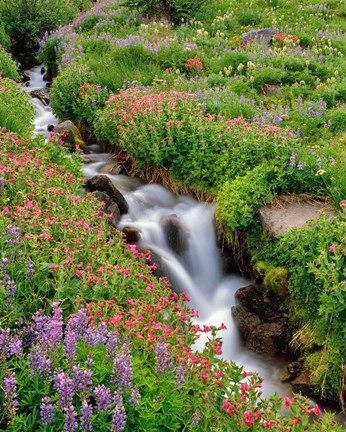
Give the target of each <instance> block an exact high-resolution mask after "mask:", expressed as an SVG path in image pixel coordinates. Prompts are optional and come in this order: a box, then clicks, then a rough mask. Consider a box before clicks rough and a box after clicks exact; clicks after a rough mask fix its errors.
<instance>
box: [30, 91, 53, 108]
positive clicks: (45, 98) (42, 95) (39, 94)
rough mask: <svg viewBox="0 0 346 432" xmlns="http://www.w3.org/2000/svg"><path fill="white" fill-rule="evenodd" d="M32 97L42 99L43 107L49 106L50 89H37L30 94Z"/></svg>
mask: <svg viewBox="0 0 346 432" xmlns="http://www.w3.org/2000/svg"><path fill="white" fill-rule="evenodd" d="M30 95H31V97H33V98H37V99H40V101H41V102H42V103H43V105H48V104H49V101H50V94H49V89H48V88H46V87H45V88H40V89H35V90H32V91H31V92H30Z"/></svg>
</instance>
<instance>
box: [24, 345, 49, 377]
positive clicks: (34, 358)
mask: <svg viewBox="0 0 346 432" xmlns="http://www.w3.org/2000/svg"><path fill="white" fill-rule="evenodd" d="M28 363H29V367H30V376H35V375H38V376H40V375H41V376H43V377H44V378H48V377H49V375H50V373H51V364H52V361H51V360H50V358H49V356H48V354H47V351H46V349H45V348H44V347H43V346H42V345H41V344H36V345H35V346H34V347H33V349H32V350H31V351H30V353H29V354H28Z"/></svg>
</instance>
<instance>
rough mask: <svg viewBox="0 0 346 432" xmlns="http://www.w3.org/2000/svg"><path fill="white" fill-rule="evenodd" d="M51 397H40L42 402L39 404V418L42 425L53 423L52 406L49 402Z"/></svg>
mask: <svg viewBox="0 0 346 432" xmlns="http://www.w3.org/2000/svg"><path fill="white" fill-rule="evenodd" d="M51 401H52V400H51V398H50V397H49V396H46V397H44V398H43V399H42V404H41V406H40V413H41V420H42V423H43V424H44V425H50V424H52V423H54V420H55V416H54V407H53V405H52V404H51Z"/></svg>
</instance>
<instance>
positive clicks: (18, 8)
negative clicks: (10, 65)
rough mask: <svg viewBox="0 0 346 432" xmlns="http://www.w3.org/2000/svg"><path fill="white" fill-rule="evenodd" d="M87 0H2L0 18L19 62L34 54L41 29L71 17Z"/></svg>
mask: <svg viewBox="0 0 346 432" xmlns="http://www.w3.org/2000/svg"><path fill="white" fill-rule="evenodd" d="M91 4H92V1H91V0H87V1H86V2H84V1H83V2H80V1H79V0H71V1H69V2H68V3H66V2H64V1H61V0H6V1H4V0H3V1H1V2H0V17H1V18H2V20H3V22H4V25H5V29H6V32H7V34H8V35H9V36H10V39H11V49H12V52H13V54H14V56H15V57H16V58H18V60H19V61H20V62H21V63H25V62H28V61H29V62H30V61H32V60H33V58H34V57H35V55H36V51H37V48H38V39H39V38H40V37H42V36H43V35H44V33H45V32H47V31H50V30H53V29H55V28H57V27H58V26H59V25H61V24H64V23H66V22H68V21H70V20H72V19H73V18H74V17H75V16H76V15H77V13H78V12H79V11H81V10H83V9H84V8H85V9H86V8H88V7H90V6H91Z"/></svg>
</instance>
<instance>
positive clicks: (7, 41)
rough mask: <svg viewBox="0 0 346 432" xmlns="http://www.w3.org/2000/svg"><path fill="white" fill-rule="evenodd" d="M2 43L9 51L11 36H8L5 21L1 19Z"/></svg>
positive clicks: (0, 32) (0, 43)
mask: <svg viewBox="0 0 346 432" xmlns="http://www.w3.org/2000/svg"><path fill="white" fill-rule="evenodd" d="M0 45H1V46H2V47H3V48H4V49H5V50H6V51H8V50H9V49H10V46H11V42H10V38H9V37H8V34H7V33H6V30H5V25H4V23H3V21H2V20H1V19H0Z"/></svg>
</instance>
